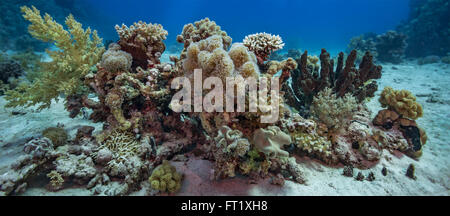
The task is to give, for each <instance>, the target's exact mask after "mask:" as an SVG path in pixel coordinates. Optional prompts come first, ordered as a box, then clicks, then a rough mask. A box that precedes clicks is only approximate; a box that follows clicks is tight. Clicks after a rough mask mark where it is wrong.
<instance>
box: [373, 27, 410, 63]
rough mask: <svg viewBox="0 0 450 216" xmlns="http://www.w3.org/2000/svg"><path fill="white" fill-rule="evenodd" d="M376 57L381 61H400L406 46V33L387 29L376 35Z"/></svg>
mask: <svg viewBox="0 0 450 216" xmlns="http://www.w3.org/2000/svg"><path fill="white" fill-rule="evenodd" d="M375 47H376V49H377V53H378V57H377V59H378V60H380V61H382V62H390V63H400V62H402V58H403V56H404V54H405V49H406V47H407V43H406V35H404V34H402V33H398V32H396V31H388V32H386V33H384V34H381V35H378V36H377V37H376V45H375Z"/></svg>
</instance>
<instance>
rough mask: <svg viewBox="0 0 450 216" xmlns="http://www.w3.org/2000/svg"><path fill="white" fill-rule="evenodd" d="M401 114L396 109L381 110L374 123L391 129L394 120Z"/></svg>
mask: <svg viewBox="0 0 450 216" xmlns="http://www.w3.org/2000/svg"><path fill="white" fill-rule="evenodd" d="M399 117H400V116H399V114H398V113H396V112H395V111H392V110H388V109H384V110H380V111H379V112H378V114H377V116H375V118H374V119H373V121H372V122H373V124H374V125H376V126H382V127H383V128H385V129H391V128H392V126H393V124H394V122H395V121H396V120H397V119H398V118H399Z"/></svg>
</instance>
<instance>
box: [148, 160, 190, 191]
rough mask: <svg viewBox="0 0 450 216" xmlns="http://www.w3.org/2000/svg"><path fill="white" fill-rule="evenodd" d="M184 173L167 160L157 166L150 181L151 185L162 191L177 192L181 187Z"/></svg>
mask: <svg viewBox="0 0 450 216" xmlns="http://www.w3.org/2000/svg"><path fill="white" fill-rule="evenodd" d="M182 180H183V175H182V174H180V173H178V172H177V170H176V168H175V167H174V166H172V165H170V163H169V162H168V161H167V160H164V161H163V163H162V164H161V165H159V166H158V167H156V168H155V169H154V170H153V172H152V175H151V176H150V178H149V179H148V181H149V182H150V184H151V187H152V188H153V189H155V190H159V191H161V192H169V193H175V192H177V191H178V190H180V188H181V182H182Z"/></svg>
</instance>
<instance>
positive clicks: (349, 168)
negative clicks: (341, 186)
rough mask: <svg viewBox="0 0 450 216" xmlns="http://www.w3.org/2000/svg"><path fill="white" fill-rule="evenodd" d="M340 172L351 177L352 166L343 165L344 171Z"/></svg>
mask: <svg viewBox="0 0 450 216" xmlns="http://www.w3.org/2000/svg"><path fill="white" fill-rule="evenodd" d="M342 174H343V175H344V176H347V177H352V178H353V166H345V167H344V173H342Z"/></svg>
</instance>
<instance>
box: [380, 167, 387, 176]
mask: <svg viewBox="0 0 450 216" xmlns="http://www.w3.org/2000/svg"><path fill="white" fill-rule="evenodd" d="M381 174H383V176H387V168H386V167H383V169H381Z"/></svg>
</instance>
